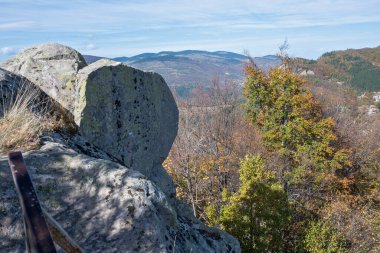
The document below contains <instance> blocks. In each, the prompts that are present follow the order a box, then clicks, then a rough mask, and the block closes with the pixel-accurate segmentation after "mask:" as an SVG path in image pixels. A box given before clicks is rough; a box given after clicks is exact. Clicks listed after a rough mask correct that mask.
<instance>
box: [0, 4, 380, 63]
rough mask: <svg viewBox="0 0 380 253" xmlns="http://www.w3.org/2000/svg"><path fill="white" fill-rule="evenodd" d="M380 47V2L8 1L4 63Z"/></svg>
mask: <svg viewBox="0 0 380 253" xmlns="http://www.w3.org/2000/svg"><path fill="white" fill-rule="evenodd" d="M285 39H287V40H288V43H289V44H290V51H289V52H290V55H291V56H300V57H307V58H317V57H318V56H320V55H321V54H322V53H323V52H326V51H331V50H339V49H347V48H362V47H375V46H378V45H380V0H361V1H358V0H345V1H342V0H337V1H327V0H314V1H311V0H308V1H306V0H298V1H296V0H286V1H285V0H272V1H265V0H260V1H256V0H250V1H248V0H239V1H227V0H191V1H181V0H177V1H175V0H146V1H143V0H140V1H137V0H131V1H129V0H125V1H121V0H110V1H107V0H92V1H90V0H78V1H71V0H62V1H54V0H33V1H31V0H0V61H4V60H6V59H8V58H10V57H12V56H13V55H15V54H16V53H18V52H19V51H20V50H22V49H25V48H27V47H30V46H32V45H35V44H39V43H46V42H58V43H62V44H66V45H69V46H71V47H73V48H75V49H77V50H78V51H80V52H81V53H83V54H91V55H99V56H106V57H116V56H132V55H136V54H139V53H144V52H159V51H166V50H170V51H179V50H185V49H199V50H209V51H218V50H224V51H232V52H236V53H243V52H244V50H248V51H249V52H250V54H251V55H252V56H263V55H266V54H275V53H276V51H277V49H278V47H279V45H281V44H282V42H283V41H284V40H285Z"/></svg>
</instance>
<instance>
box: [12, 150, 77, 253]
mask: <svg viewBox="0 0 380 253" xmlns="http://www.w3.org/2000/svg"><path fill="white" fill-rule="evenodd" d="M8 158H9V159H8V162H9V166H10V168H11V171H12V177H13V182H14V184H15V187H16V191H17V195H18V197H19V200H20V204H21V208H22V212H23V217H24V224H25V235H26V237H25V240H26V248H27V250H28V253H56V252H57V251H56V248H55V246H54V243H53V240H54V241H55V242H56V243H57V244H58V245H59V246H60V247H61V248H62V249H63V250H65V251H66V252H68V253H84V250H83V249H82V248H81V247H80V246H79V245H78V244H77V243H75V241H74V240H73V239H72V238H70V236H69V235H68V234H67V233H66V231H65V230H63V229H62V228H61V226H60V225H59V224H58V223H57V222H56V221H55V220H54V219H53V218H52V217H51V216H50V215H49V214H48V213H47V212H46V210H44V209H43V208H42V207H41V205H40V202H39V200H38V197H37V193H36V191H35V189H34V186H33V182H32V179H31V178H30V176H29V173H28V170H27V168H26V165H25V162H24V158H23V156H22V153H21V152H19V151H16V152H10V153H9V154H8Z"/></svg>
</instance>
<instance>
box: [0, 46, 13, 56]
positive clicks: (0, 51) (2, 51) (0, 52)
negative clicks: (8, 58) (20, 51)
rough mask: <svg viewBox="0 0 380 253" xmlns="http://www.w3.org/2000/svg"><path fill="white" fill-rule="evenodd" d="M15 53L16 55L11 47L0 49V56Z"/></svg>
mask: <svg viewBox="0 0 380 253" xmlns="http://www.w3.org/2000/svg"><path fill="white" fill-rule="evenodd" d="M15 53H16V50H15V49H14V48H12V47H1V48H0V55H12V54H15Z"/></svg>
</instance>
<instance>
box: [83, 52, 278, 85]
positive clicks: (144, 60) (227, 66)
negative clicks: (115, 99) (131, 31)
mask: <svg viewBox="0 0 380 253" xmlns="http://www.w3.org/2000/svg"><path fill="white" fill-rule="evenodd" d="M84 57H85V59H86V61H87V62H88V63H91V62H94V61H96V60H98V59H101V57H96V56H90V55H84ZM113 60H115V61H119V62H123V63H126V64H128V65H130V66H133V67H136V68H139V69H142V70H145V71H152V72H157V73H159V74H161V75H162V76H163V77H164V78H165V80H166V82H167V83H168V85H169V86H172V87H182V86H195V85H203V86H208V85H209V84H210V82H211V81H212V79H214V78H219V79H220V80H222V81H223V80H231V81H234V82H239V83H242V82H243V80H244V74H243V68H244V64H245V63H247V57H246V56H245V55H242V54H237V53H232V52H226V51H217V52H207V51H198V50H186V51H180V52H172V51H164V52H160V53H144V54H139V55H136V56H132V57H116V58H113ZM255 61H256V63H257V65H258V66H259V67H260V68H263V69H268V68H269V67H273V66H276V65H278V64H279V63H280V61H279V58H278V57H277V56H274V55H268V56H264V57H256V58H255Z"/></svg>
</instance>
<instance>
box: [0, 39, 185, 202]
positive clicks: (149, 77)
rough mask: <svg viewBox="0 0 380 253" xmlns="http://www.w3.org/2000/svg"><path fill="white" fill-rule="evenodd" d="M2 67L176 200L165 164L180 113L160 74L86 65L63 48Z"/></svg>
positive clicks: (42, 49) (43, 49) (110, 64)
mask: <svg viewBox="0 0 380 253" xmlns="http://www.w3.org/2000/svg"><path fill="white" fill-rule="evenodd" d="M2 67H3V68H5V69H7V70H9V71H13V72H15V73H17V74H20V75H23V76H25V77H27V78H28V79H29V80H31V81H32V82H33V83H35V84H36V85H38V86H39V87H40V88H41V89H42V90H44V91H45V92H46V93H47V94H48V95H49V96H51V97H52V98H54V99H55V100H57V101H58V102H59V103H60V104H61V105H62V106H63V107H65V108H66V109H67V110H69V111H70V112H71V113H72V114H73V115H74V118H75V122H76V123H77V125H78V127H79V131H80V133H81V134H82V135H83V136H84V137H85V138H86V139H87V140H88V141H89V142H90V143H93V144H94V145H95V146H97V147H99V148H101V149H103V150H104V151H105V152H107V153H109V154H111V155H112V156H114V157H116V158H117V159H119V160H120V161H121V162H122V163H123V164H124V165H125V166H127V167H129V168H132V169H135V170H138V171H140V172H141V173H143V174H144V175H146V176H147V177H148V178H149V179H151V180H153V181H154V182H155V183H157V184H159V185H160V187H161V188H162V190H164V191H165V192H166V193H167V194H168V195H171V196H174V194H175V190H174V185H173V183H172V182H171V179H170V177H169V176H168V175H167V173H166V172H165V170H164V169H163V168H162V166H161V164H162V162H163V161H164V160H165V159H166V157H167V155H168V153H169V151H170V148H171V145H172V144H173V141H174V139H175V136H176V134H177V128H178V108H177V106H176V103H175V101H174V98H173V96H172V94H171V92H170V90H169V88H168V86H167V85H166V83H165V81H164V79H163V78H162V77H161V76H160V75H158V74H156V73H149V72H143V71H141V70H137V69H134V68H131V67H128V66H126V65H123V64H121V63H118V62H114V61H111V60H100V61H97V62H95V63H93V64H90V65H88V66H86V64H85V62H84V60H83V57H82V56H81V55H80V53H79V52H77V51H75V50H74V49H72V48H69V47H66V46H63V45H59V44H46V45H41V46H36V47H33V48H30V49H27V50H26V51H24V52H22V53H20V54H19V55H17V56H16V57H15V58H14V59H11V60H9V61H7V62H5V63H4V64H3V65H2Z"/></svg>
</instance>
